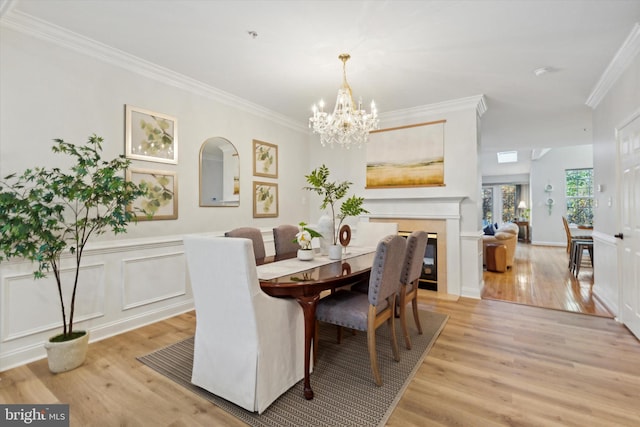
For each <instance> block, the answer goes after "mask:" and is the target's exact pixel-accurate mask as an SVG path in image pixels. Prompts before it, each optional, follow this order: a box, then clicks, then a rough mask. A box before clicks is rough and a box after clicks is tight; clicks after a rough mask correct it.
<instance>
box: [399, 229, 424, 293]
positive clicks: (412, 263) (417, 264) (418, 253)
mask: <svg viewBox="0 0 640 427" xmlns="http://www.w3.org/2000/svg"><path fill="white" fill-rule="evenodd" d="M428 240H429V234H428V233H427V232H426V231H414V232H413V233H411V234H410V235H409V237H407V249H406V250H405V256H404V265H403V268H402V274H401V275H400V283H402V284H403V285H409V284H411V283H413V282H414V281H415V280H418V279H419V278H420V276H421V275H422V265H423V263H424V255H425V251H426V249H427V241H428Z"/></svg>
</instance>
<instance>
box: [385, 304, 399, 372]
mask: <svg viewBox="0 0 640 427" xmlns="http://www.w3.org/2000/svg"><path fill="white" fill-rule="evenodd" d="M388 301H389V306H390V307H391V316H389V320H388V321H387V322H388V323H389V327H390V328H391V331H390V332H391V348H392V349H393V359H394V360H395V361H396V362H399V361H400V351H398V339H397V338H396V319H395V316H394V315H393V307H395V306H396V294H393V296H391V297H389V299H388Z"/></svg>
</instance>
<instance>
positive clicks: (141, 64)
mask: <svg viewBox="0 0 640 427" xmlns="http://www.w3.org/2000/svg"><path fill="white" fill-rule="evenodd" d="M0 26H3V27H5V28H9V29H12V30H15V31H18V32H20V33H23V34H27V35H30V36H33V37H37V38H39V39H42V40H45V41H48V42H51V43H54V44H56V45H58V46H62V47H64V48H67V49H70V50H73V51H75V52H78V53H81V54H83V55H86V56H89V57H93V58H96V59H98V60H101V61H104V62H106V63H108V64H111V65H115V66H117V67H120V68H124V69H126V70H128V71H131V72H133V73H136V74H139V75H141V76H144V77H147V78H150V79H153V80H156V81H159V82H161V83H164V84H167V85H169V86H173V87H177V88H179V89H183V90H185V91H188V92H191V93H194V94H196V95H200V96H204V97H206V98H209V99H212V100H214V101H218V102H220V103H222V104H225V105H228V106H230V107H234V108H237V109H239V110H242V111H245V112H247V113H250V114H253V115H256V116H258V117H262V118H265V119H267V120H271V121H273V122H275V123H278V124H280V125H282V126H286V127H288V128H291V129H293V130H295V131H299V132H303V133H305V134H306V133H308V132H309V129H307V126H306V125H303V124H301V123H299V122H297V121H295V120H292V119H291V118H289V117H287V116H284V115H282V114H279V113H276V112H274V111H272V110H269V109H267V108H265V107H262V106H260V105H258V104H254V103H252V102H249V101H247V100H245V99H243V98H240V97H238V96H235V95H232V94H230V93H228V92H225V91H222V90H220V89H217V88H215V87H213V86H209V85H206V84H204V83H202V82H200V81H198V80H195V79H192V78H190V77H187V76H185V75H183V74H180V73H176V72H175V71H172V70H170V69H168V68H164V67H161V66H159V65H156V64H154V63H152V62H149V61H146V60H144V59H141V58H139V57H137V56H134V55H131V54H128V53H126V52H123V51H121V50H119V49H115V48H113V47H111V46H108V45H106V44H104V43H100V42H98V41H96V40H93V39H90V38H88V37H84V36H82V35H80V34H77V33H74V32H73V31H69V30H66V29H64V28H61V27H59V26H57V25H53V24H51V23H49V22H46V21H43V20H41V19H38V18H35V17H33V16H31V15H28V14H26V13H22V12H19V11H11V10H8V11H6V13H4V15H2V16H1V18H0Z"/></svg>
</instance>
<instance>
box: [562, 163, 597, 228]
mask: <svg viewBox="0 0 640 427" xmlns="http://www.w3.org/2000/svg"><path fill="white" fill-rule="evenodd" d="M565 184H566V185H565V191H566V194H565V197H566V200H567V221H569V222H570V223H573V224H581V225H593V169H567V170H566V171H565Z"/></svg>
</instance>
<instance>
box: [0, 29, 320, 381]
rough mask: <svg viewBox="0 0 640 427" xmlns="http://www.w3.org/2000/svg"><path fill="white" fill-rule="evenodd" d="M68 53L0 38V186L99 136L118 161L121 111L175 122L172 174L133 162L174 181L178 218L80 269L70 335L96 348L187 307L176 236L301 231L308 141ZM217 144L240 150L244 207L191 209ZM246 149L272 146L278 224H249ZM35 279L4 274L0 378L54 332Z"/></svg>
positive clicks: (130, 237)
mask: <svg viewBox="0 0 640 427" xmlns="http://www.w3.org/2000/svg"><path fill="white" fill-rule="evenodd" d="M45 38H46V37H45ZM69 43H70V44H71V45H72V46H71V48H67V47H62V46H61V45H60V44H57V43H53V42H51V41H50V40H49V39H44V40H43V39H41V38H36V37H32V36H31V35H27V34H24V33H21V32H17V31H14V30H12V29H9V28H6V27H4V26H3V27H0V67H1V68H0V93H1V94H2V96H1V97H0V175H2V176H4V175H7V174H9V173H11V172H22V171H23V170H24V169H26V168H28V167H33V166H38V165H42V166H44V165H48V166H51V165H54V164H55V165H57V166H61V167H64V166H65V160H64V158H59V157H60V155H56V154H53V153H52V152H51V145H52V140H53V139H54V138H63V139H64V140H66V141H67V142H72V143H76V144H83V143H84V142H85V141H86V140H87V138H88V136H89V135H91V134H92V133H96V134H98V135H99V136H102V137H104V139H105V142H104V146H103V148H104V156H105V158H111V157H115V156H117V155H120V154H123V153H124V146H125V144H124V135H125V128H124V126H125V125H124V123H125V120H124V119H125V117H124V113H125V109H124V106H125V104H130V105H134V106H137V107H141V108H145V109H149V110H152V111H157V112H160V113H164V114H168V115H170V116H173V117H176V118H177V121H178V132H177V140H178V148H179V150H178V154H179V163H178V164H177V165H168V164H159V163H152V162H143V161H135V162H134V163H133V164H134V166H136V167H143V168H147V169H148V168H157V169H160V170H171V171H176V172H177V177H178V180H177V181H178V204H179V207H178V213H179V217H178V219H177V220H165V221H143V222H139V223H138V224H136V225H132V226H131V227H129V232H128V233H127V234H125V235H119V236H118V238H117V239H115V238H114V236H112V235H104V236H100V237H99V238H97V239H95V240H94V244H93V245H92V246H91V248H90V250H89V253H87V256H86V258H85V260H84V262H83V265H84V268H83V269H82V273H81V279H84V281H85V283H82V284H81V285H80V289H81V292H82V294H81V299H82V304H80V305H81V307H79V311H80V312H79V316H80V317H79V318H78V324H77V326H78V327H79V328H88V329H90V330H91V332H92V334H91V335H92V337H93V339H99V338H103V337H105V336H109V335H110V334H115V333H119V332H122V331H124V330H126V329H130V328H134V327H138V326H140V325H142V324H145V323H149V322H153V321H156V320H158V319H160V318H163V317H167V316H170V315H173V314H176V313H177V312H180V311H185V310H189V309H191V308H192V307H193V304H192V297H191V292H190V289H189V285H188V278H187V275H186V271H185V266H184V260H183V255H182V236H183V235H184V234H187V233H198V232H213V233H214V234H215V233H222V232H224V231H226V230H229V229H231V228H234V227H237V226H243V225H253V226H256V227H260V228H261V229H263V231H264V234H265V240H266V242H267V244H268V247H269V248H271V247H272V244H271V242H272V239H270V234H271V228H272V227H273V226H276V225H278V224H283V223H290V224H296V223H298V222H299V221H301V220H307V219H308V209H307V206H306V205H304V204H303V203H301V200H302V198H303V195H305V193H304V191H303V190H302V189H301V188H302V187H303V185H304V184H305V181H304V174H305V173H307V172H308V170H309V169H308V165H307V159H309V149H308V138H309V136H308V131H307V130H306V129H305V128H304V127H302V126H297V125H296V124H290V123H287V121H286V120H284V119H282V118H279V117H276V116H275V115H274V114H271V113H269V112H268V111H264V110H261V109H260V108H258V107H255V106H251V105H246V104H243V103H242V102H235V101H234V100H233V99H230V98H231V97H226V98H225V97H220V99H219V98H217V97H216V96H215V90H213V89H212V88H205V87H203V88H202V91H201V92H200V91H199V90H195V89H194V88H196V89H197V85H195V84H193V82H191V81H189V80H188V79H184V80H182V79H181V78H180V76H176V75H174V74H172V73H171V72H169V71H168V70H154V69H153V67H152V66H151V67H150V66H148V64H147V65H144V66H142V65H141V64H138V63H135V61H133V62H132V61H129V62H128V61H124V60H121V58H118V57H117V55H116V56H115V57H110V56H109V54H104V53H101V55H102V56H104V57H101V58H97V57H96V56H95V55H93V52H92V51H91V48H89V49H87V48H86V47H84V46H82V45H80V46H77V45H73V42H69ZM83 50H84V51H83ZM96 51H97V49H96ZM234 102H235V103H234ZM215 136H222V137H224V138H227V139H228V140H230V141H231V142H232V143H233V144H234V145H235V146H236V148H237V149H238V152H239V156H240V185H241V188H240V207H236V208H233V207H224V208H212V207H208V208H201V207H199V206H198V153H199V149H200V145H201V144H202V143H203V142H204V141H205V140H206V139H208V138H211V137H215ZM253 139H259V140H261V141H268V142H270V143H273V144H276V145H277V146H278V159H279V162H280V165H279V177H278V179H277V180H272V181H273V182H277V183H278V185H279V194H280V205H279V213H280V215H279V217H277V218H266V219H254V218H253V201H252V181H253V176H252V174H253V164H252V149H253V147H252V140H253ZM259 180H265V179H264V178H260V179H259ZM167 269H168V270H167ZM31 271H32V267H31V265H30V264H28V263H20V262H9V263H6V262H5V263H2V264H0V308H1V313H0V371H1V370H4V369H7V368H8V367H10V366H14V365H16V364H21V363H24V362H26V361H28V360H31V359H33V358H38V357H42V356H43V355H44V350H43V348H42V342H43V341H44V340H45V338H46V337H47V336H50V335H54V334H55V333H57V332H58V331H59V330H60V326H59V325H60V324H61V322H60V320H59V319H58V317H57V316H58V314H57V307H58V303H57V301H56V300H55V299H52V298H54V297H53V295H54V294H52V291H53V289H54V287H53V286H52V284H51V283H50V282H51V279H46V280H44V281H37V282H34V281H33V280H32V279H31ZM158 272H165V273H167V274H157V273H158ZM52 307H53V308H54V310H53V311H52V310H51V308H52Z"/></svg>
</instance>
